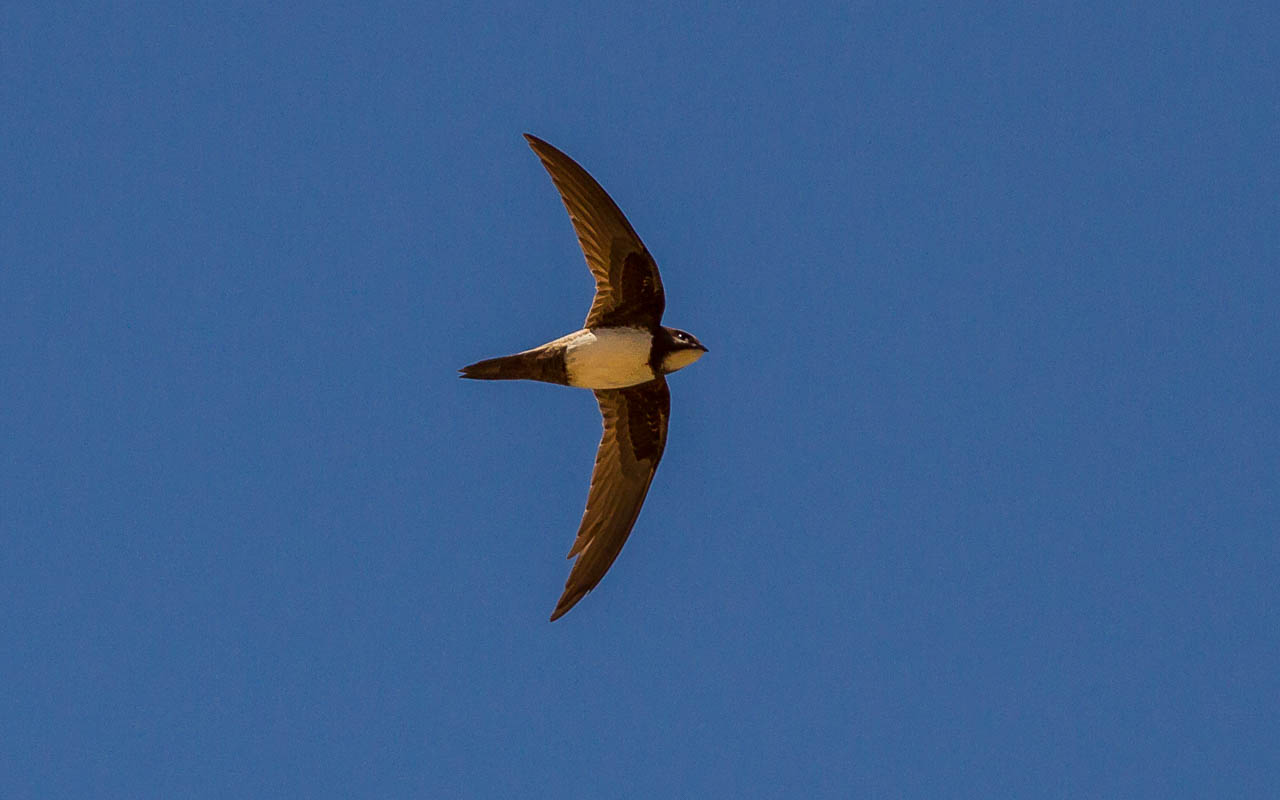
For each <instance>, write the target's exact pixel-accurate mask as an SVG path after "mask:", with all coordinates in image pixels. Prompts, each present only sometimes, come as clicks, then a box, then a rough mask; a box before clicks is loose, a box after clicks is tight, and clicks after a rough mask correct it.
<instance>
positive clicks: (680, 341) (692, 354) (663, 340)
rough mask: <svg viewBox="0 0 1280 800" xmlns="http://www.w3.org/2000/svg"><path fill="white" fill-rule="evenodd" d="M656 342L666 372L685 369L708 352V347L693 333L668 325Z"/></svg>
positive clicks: (664, 327) (662, 366)
mask: <svg viewBox="0 0 1280 800" xmlns="http://www.w3.org/2000/svg"><path fill="white" fill-rule="evenodd" d="M654 344H655V345H656V346H657V347H658V349H659V351H660V352H661V353H662V361H661V368H662V371H663V372H664V373H666V372H675V371H676V370H678V369H684V368H685V367H687V366H689V365H690V364H692V363H693V362H695V361H697V360H698V359H700V358H702V354H703V353H705V352H707V348H705V347H703V345H702V342H700V341H698V338H697V337H696V336H694V335H693V334H692V333H685V332H684V331H681V330H676V329H675V328H668V327H666V326H663V328H662V333H661V334H660V335H659V337H658V340H657V341H655V342H654Z"/></svg>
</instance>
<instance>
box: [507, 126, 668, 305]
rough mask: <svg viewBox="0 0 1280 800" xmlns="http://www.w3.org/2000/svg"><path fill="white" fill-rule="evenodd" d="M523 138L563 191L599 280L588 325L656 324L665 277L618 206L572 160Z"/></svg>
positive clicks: (535, 139)
mask: <svg viewBox="0 0 1280 800" xmlns="http://www.w3.org/2000/svg"><path fill="white" fill-rule="evenodd" d="M524 138H526V139H528V140H529V146H530V147H532V148H533V152H535V153H537V154H538V158H540V159H542V165H543V166H544V167H546V169H547V172H548V173H550V174H551V180H552V182H554V183H555V185H556V189H558V190H559V191H560V197H561V199H563V200H564V206H565V208H566V209H568V211H569V219H570V220H572V221H573V229H574V231H576V232H577V234H578V244H580V245H581V246H582V253H583V255H585V256H586V258H587V266H588V267H590V268H591V274H592V275H593V276H594V277H595V279H596V296H595V299H594V300H593V301H592V303H591V310H590V311H589V312H587V320H586V323H585V326H584V327H587V328H595V327H599V326H611V325H636V326H643V327H655V326H657V325H658V324H659V323H660V322H661V321H662V312H663V309H664V308H665V307H666V295H665V294H664V293H663V291H662V277H661V276H660V275H659V274H658V265H657V264H656V263H655V262H654V260H653V256H651V255H649V251H648V249H647V248H645V246H644V242H642V241H640V237H639V236H637V235H636V232H635V229H633V228H632V227H631V223H629V222H627V218H626V217H625V216H623V214H622V211H621V210H620V209H619V208H618V205H617V203H614V202H613V199H612V198H611V197H609V195H608V193H607V192H605V190H604V189H602V188H601V187H600V184H598V183H596V181H595V179H594V178H592V177H591V176H590V175H588V174H587V171H586V170H585V169H583V168H582V167H580V166H578V164H577V162H575V161H574V160H573V159H572V158H569V157H568V156H567V155H565V154H564V153H562V152H560V151H559V150H557V149H556V148H554V147H552V146H551V145H549V144H547V143H546V142H544V141H542V140H541V139H539V138H538V137H536V136H533V135H531V134H527V133H526V134H525V136H524Z"/></svg>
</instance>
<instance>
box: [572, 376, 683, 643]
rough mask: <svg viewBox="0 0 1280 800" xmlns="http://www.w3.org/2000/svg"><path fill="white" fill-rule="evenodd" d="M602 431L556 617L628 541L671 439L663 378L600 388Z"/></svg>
mask: <svg viewBox="0 0 1280 800" xmlns="http://www.w3.org/2000/svg"><path fill="white" fill-rule="evenodd" d="M596 400H598V401H599V403H600V414H601V416H602V417H604V435H602V436H601V437H600V448H599V449H598V450H597V451H596V465H595V468H594V469H593V470H592V471H591V490H590V492H589V493H588V494H587V508H586V510H585V511H584V512H583V513H582V524H581V525H580V526H579V527H578V537H577V538H576V539H575V540H574V542H573V547H572V548H571V549H570V550H569V558H573V557H574V556H577V557H578V560H577V562H576V563H575V564H574V565H573V569H572V570H571V571H570V572H569V580H568V581H566V582H565V585H564V594H563V595H561V597H560V602H559V603H557V604H556V609H555V611H554V612H553V613H552V614H551V619H552V621H553V622H554V621H555V620H557V619H559V618H560V617H561V616H563V615H564V613H565V612H566V611H568V610H569V609H570V608H573V605H574V604H575V603H577V602H578V601H579V600H581V599H582V598H583V597H584V596H585V595H586V594H587V592H589V591H591V590H592V589H594V588H595V586H596V584H598V583H599V582H600V579H601V578H603V577H604V574H605V573H606V572H608V571H609V567H610V566H611V565H612V564H613V561H614V559H616V558H617V557H618V553H619V552H620V551H621V550H622V545H623V544H625V543H626V541H627V536H628V535H630V533H631V527H632V526H633V525H635V522H636V517H637V516H639V514H640V506H641V505H642V504H643V503H644V497H645V494H646V493H648V491H649V484H650V483H651V482H652V481H653V473H654V472H655V471H656V470H657V469H658V461H659V460H660V459H661V458H662V451H663V448H665V447H666V444H667V422H668V420H669V419H670V417H671V392H670V391H669V390H668V389H667V381H666V379H665V378H661V377H659V378H657V379H655V380H652V381H649V382H648V383H642V384H640V385H638V386H629V387H627V388H625V389H601V390H598V391H596Z"/></svg>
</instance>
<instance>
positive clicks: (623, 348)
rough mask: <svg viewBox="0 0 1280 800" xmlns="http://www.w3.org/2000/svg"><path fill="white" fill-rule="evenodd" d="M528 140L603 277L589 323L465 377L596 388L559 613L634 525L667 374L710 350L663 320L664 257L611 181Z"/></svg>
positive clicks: (649, 475) (655, 447) (596, 577)
mask: <svg viewBox="0 0 1280 800" xmlns="http://www.w3.org/2000/svg"><path fill="white" fill-rule="evenodd" d="M525 138H526V139H528V140H529V145H530V146H531V147H532V148H533V150H534V152H535V153H537V154H538V157H539V158H541V159H542V163H543V166H545V167H546V168H547V172H548V173H550V175H551V179H552V181H553V182H554V183H555V185H556V188H557V189H558V190H559V191H560V196H561V198H562V199H563V200H564V204H565V208H566V209H568V211H569V217H570V219H571V220H572V221H573V226H574V229H575V231H576V232H577V234H578V242H579V244H580V245H581V246H582V252H583V254H584V255H585V256H586V259H587V266H588V267H590V269H591V272H592V274H593V275H594V276H595V279H596V294H595V299H594V300H593V302H592V304H591V310H590V311H589V312H588V314H587V320H586V324H585V325H584V326H583V327H582V329H580V330H577V331H574V332H573V333H570V334H567V335H565V336H561V337H560V338H559V339H555V340H553V341H550V342H547V343H546V344H544V345H541V346H539V347H535V348H533V349H531V350H525V351H523V352H520V353H516V354H515V355H510V356H501V357H499V358H491V359H487V360H485V361H479V362H476V363H475V364H471V365H470V366H467V367H463V368H462V370H460V372H461V373H462V377H464V378H476V379H481V380H521V379H523V380H536V381H544V382H547V383H558V384H562V385H565V386H576V387H580V388H584V389H591V390H593V391H594V392H595V394H596V400H597V401H598V402H599V404H600V414H601V416H602V417H603V419H604V435H603V436H602V437H601V439H600V448H599V450H598V451H597V452H596V463H595V468H594V469H593V470H592V473H591V489H590V492H589V494H588V497H587V508H586V510H585V511H584V512H583V515H582V524H581V525H580V526H579V528H578V536H577V538H576V539H575V540H574V543H573V547H572V548H571V549H570V550H569V557H570V558H573V557H575V556H576V557H577V559H578V560H577V562H576V563H575V564H574V566H573V569H572V570H571V571H570V573H569V580H568V581H567V582H566V584H565V590H564V594H563V595H562V596H561V597H560V602H559V603H558V604H557V605H556V609H555V611H554V612H553V613H552V615H551V619H552V620H555V619H558V618H559V617H560V616H561V615H563V614H564V613H565V612H566V611H568V610H569V609H570V608H572V607H573V605H574V604H575V603H577V602H578V600H580V599H582V597H583V596H584V595H585V594H586V593H587V592H589V591H591V589H593V588H594V587H595V585H596V584H597V583H599V582H600V579H601V578H602V577H603V576H604V573H605V572H606V571H608V569H609V567H610V565H612V564H613V561H614V559H615V558H617V556H618V553H619V551H621V550H622V545H623V543H625V542H626V540H627V536H628V535H629V534H630V533H631V528H632V526H633V525H634V524H635V521H636V517H637V516H638V515H639V513H640V506H641V504H643V502H644V497H645V494H646V493H647V492H648V490H649V484H650V483H651V482H652V480H653V474H654V471H655V470H657V468H658V461H659V459H661V458H662V451H663V449H664V448H665V447H666V441H667V420H668V417H669V415H670V410H671V395H670V392H669V391H668V389H667V381H666V378H665V377H664V376H665V375H667V374H668V373H671V372H675V371H676V370H678V369H682V368H684V367H686V366H688V365H689V364H692V363H693V362H694V361H697V360H698V358H700V357H701V356H702V354H703V353H705V352H706V348H705V347H703V346H702V343H701V342H699V341H698V340H697V339H696V338H694V337H693V336H692V335H691V334H688V333H686V332H684V331H681V330H677V329H675V328H668V327H666V326H663V325H662V324H661V320H662V312H663V310H664V306H665V302H666V298H665V295H664V293H663V288H662V279H661V277H660V276H659V275H658V265H657V264H656V263H655V262H654V260H653V257H652V256H650V255H649V251H648V250H647V249H646V248H645V246H644V243H643V242H641V241H640V237H638V236H637V235H636V233H635V231H634V230H633V229H632V228H631V225H630V223H628V222H627V220H626V217H624V216H623V214H622V211H621V210H619V208H618V206H617V205H616V204H615V203H614V202H613V200H612V199H611V198H610V197H609V195H608V194H607V193H605V191H604V189H602V188H601V187H600V185H599V184H598V183H596V182H595V180H594V179H593V178H592V177H591V176H590V175H589V174H587V172H586V170H584V169H582V167H580V166H578V164H577V163H575V162H574V161H573V159H571V158H569V157H568V156H566V155H565V154H564V153H562V152H560V151H559V150H557V149H556V148H554V147H552V146H551V145H549V144H547V143H546V142H544V141H542V140H541V139H538V138H536V137H534V136H529V135H527V134H526V136H525Z"/></svg>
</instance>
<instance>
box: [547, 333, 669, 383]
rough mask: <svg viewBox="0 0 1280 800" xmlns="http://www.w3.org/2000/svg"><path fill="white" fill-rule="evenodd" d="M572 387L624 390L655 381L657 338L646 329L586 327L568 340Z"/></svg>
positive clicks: (566, 353) (568, 367) (567, 356)
mask: <svg viewBox="0 0 1280 800" xmlns="http://www.w3.org/2000/svg"><path fill="white" fill-rule="evenodd" d="M564 342H565V354H564V357H565V368H566V371H567V372H568V377H569V385H570V386H581V387H583V388H585V389H621V388H623V387H626V386H635V385H636V384H639V383H645V382H646V381H651V380H653V379H654V377H655V376H654V373H653V368H652V367H650V366H649V354H650V351H651V350H652V348H653V335H652V334H651V333H650V332H649V331H647V330H644V329H643V328H584V329H582V330H580V331H578V332H577V333H571V334H569V335H568V336H566V337H564Z"/></svg>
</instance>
